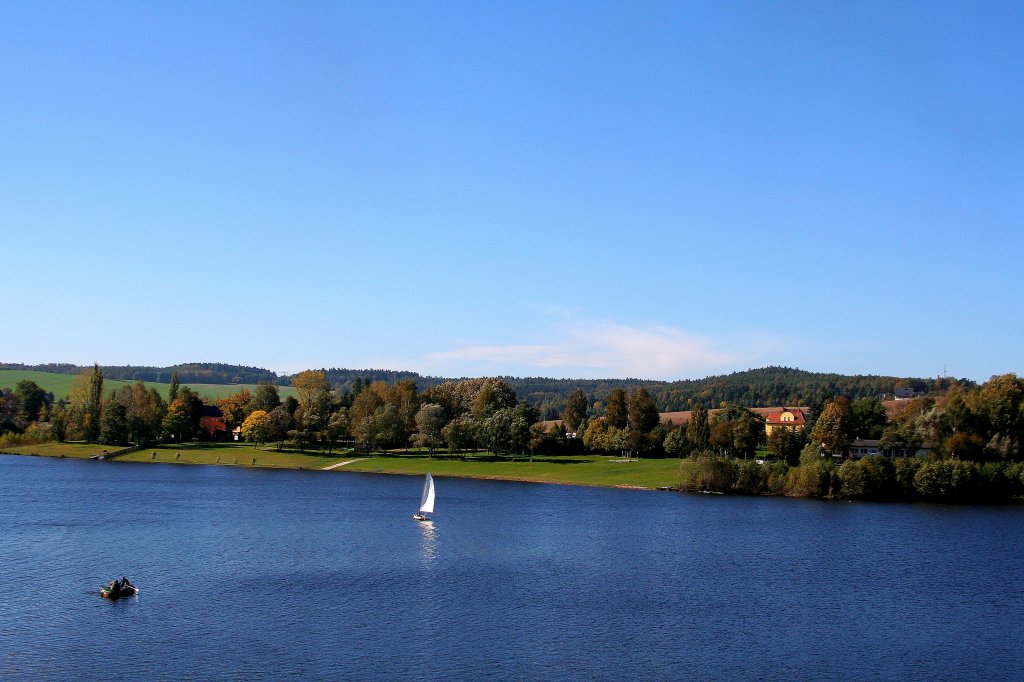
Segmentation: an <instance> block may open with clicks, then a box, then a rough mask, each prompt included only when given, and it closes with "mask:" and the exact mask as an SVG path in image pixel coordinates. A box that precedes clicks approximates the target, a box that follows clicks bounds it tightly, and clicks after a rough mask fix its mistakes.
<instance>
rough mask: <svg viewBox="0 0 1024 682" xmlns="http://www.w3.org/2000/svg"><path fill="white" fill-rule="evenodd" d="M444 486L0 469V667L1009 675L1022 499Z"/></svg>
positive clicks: (580, 675)
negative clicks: (989, 503)
mask: <svg viewBox="0 0 1024 682" xmlns="http://www.w3.org/2000/svg"><path fill="white" fill-rule="evenodd" d="M436 482H437V514H436V522H435V523H434V524H433V526H426V525H423V524H417V523H416V522H414V521H412V520H411V519H410V515H411V514H412V512H413V511H414V510H415V507H416V505H417V504H418V500H419V495H420V488H421V486H422V479H419V478H409V477H400V476H373V475H364V474H355V473H342V472H300V471H260V470H246V469H230V468H226V467H224V468H222V467H199V466H169V465H152V464H128V463H117V462H106V463H104V462H82V461H72V460H55V459H41V458H29V457H10V456H5V457H0V589H2V590H3V600H2V604H3V606H2V611H0V677H2V678H3V679H7V680H9V679H68V678H75V679H169V680H179V679H211V678H212V679H277V678H281V677H285V676H289V677H294V678H300V679H380V678H384V679H474V680H475V679H481V678H490V679H563V678H564V679H620V678H629V679H638V678H642V679H650V678H653V679H687V678H696V679H706V678H742V679H811V678H829V679H836V678H842V679H942V680H949V679H979V678H981V679H988V680H996V679H1002V680H1020V679H1024V594H1022V590H1024V509H1021V508H1018V507H990V508H969V507H940V506H923V505H896V504H886V505H873V504H852V503H824V502H814V501H799V500H786V499H766V498H733V497H722V496H712V495H708V496H702V495H697V496H684V495H678V494H674V493H665V492H658V493H655V492H641V491H629V490H605V489H592V488H580V487H567V486H555V485H530V484H517V483H503V482H490V481H469V480H456V479H445V478H440V479H437V481H436ZM122 574H124V575H127V576H129V577H130V578H131V579H132V580H133V581H134V582H135V583H136V584H137V585H138V586H139V587H140V590H141V592H140V594H139V596H138V597H137V598H134V599H130V600H122V601H118V602H108V601H106V600H103V599H100V597H99V594H98V588H99V586H100V585H101V584H102V583H104V582H106V581H108V580H110V579H111V578H113V577H117V576H120V575H122Z"/></svg>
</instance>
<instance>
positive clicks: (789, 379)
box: [0, 363, 976, 419]
mask: <svg viewBox="0 0 1024 682" xmlns="http://www.w3.org/2000/svg"><path fill="white" fill-rule="evenodd" d="M0 369H35V370H39V371H47V372H57V373H63V374H78V373H80V372H82V371H87V368H82V367H78V366H76V365H69V364H50V365H33V366H29V365H22V364H15V363H6V364H3V363H0ZM319 371H323V372H324V374H325V377H326V379H327V381H328V383H329V384H330V385H331V389H332V390H334V391H337V392H340V393H342V394H344V393H348V392H351V391H352V389H353V386H354V384H355V381H356V380H357V379H358V380H361V381H369V382H371V383H372V382H375V381H383V382H385V383H387V384H389V385H392V386H393V385H395V384H397V383H398V382H404V381H411V382H413V383H415V384H416V385H417V387H418V388H419V390H421V391H424V390H427V389H430V388H433V387H436V386H439V385H441V384H443V383H445V382H448V381H455V380H456V379H446V378H442V377H431V376H423V375H420V374H418V373H416V372H405V371H394V370H386V369H361V370H357V369H340V368H330V369H322V370H319ZM104 372H105V374H106V377H107V378H108V379H120V380H125V381H148V382H155V383H166V382H168V381H169V380H170V376H171V375H172V374H177V376H178V379H179V381H181V382H182V383H212V384H257V383H261V382H263V383H270V384H274V385H277V386H288V385H290V384H291V381H292V379H294V378H295V376H297V375H291V376H281V375H278V374H277V373H275V372H272V371H270V370H266V369H262V368H258V367H244V366H238V365H227V364H221V363H190V364H183V365H175V366H172V367H132V366H123V367H105V368H104ZM497 378H499V379H501V380H502V381H504V382H505V383H506V384H507V385H508V386H509V387H510V388H511V389H512V390H513V391H514V392H515V393H516V395H517V396H519V398H520V399H522V400H524V401H525V402H527V403H529V404H531V405H533V406H534V407H536V408H537V409H538V410H539V411H540V414H541V417H542V418H543V419H556V418H557V417H558V416H559V415H560V414H561V412H562V410H563V409H564V407H565V404H566V401H567V400H568V398H569V396H570V395H571V394H573V393H574V392H575V391H577V390H581V391H583V392H584V394H585V395H586V396H587V400H588V403H589V404H590V409H591V410H592V411H596V412H598V413H599V412H601V411H602V410H603V406H604V402H605V400H606V399H607V396H608V395H609V394H610V393H611V392H612V391H613V390H615V389H622V390H624V391H631V390H635V389H637V388H643V389H644V390H646V391H647V393H648V395H650V397H651V399H652V400H653V401H654V403H655V405H656V406H657V407H658V410H659V411H661V412H675V411H681V410H689V409H691V408H692V407H693V406H694V405H697V404H698V403H699V404H702V405H705V406H707V407H718V406H721V405H722V404H729V405H739V406H743V407H771V406H774V405H811V406H818V407H819V408H820V407H821V406H823V405H824V403H825V402H826V401H827V400H830V399H832V398H834V397H837V396H842V397H845V398H848V399H849V400H851V401H853V400H856V399H858V398H865V397H880V396H883V395H892V394H893V393H894V392H895V391H896V390H897V389H901V388H902V389H909V390H911V391H913V392H915V393H918V394H941V393H943V392H945V391H947V390H949V389H950V388H951V387H952V386H954V385H957V386H961V387H964V388H974V387H976V384H975V382H973V381H970V380H968V379H951V378H937V379H921V378H906V377H902V378H901V377H883V376H869V375H854V376H847V375H840V374H832V373H816V372H806V371H803V370H799V369H792V368H788V367H765V368H761V369H751V370H746V371H743V372H733V373H731V374H728V375H722V376H711V377H706V378H703V379H692V380H682V381H672V382H665V381H651V380H643V379H549V378H544V377H510V376H504V377H497Z"/></svg>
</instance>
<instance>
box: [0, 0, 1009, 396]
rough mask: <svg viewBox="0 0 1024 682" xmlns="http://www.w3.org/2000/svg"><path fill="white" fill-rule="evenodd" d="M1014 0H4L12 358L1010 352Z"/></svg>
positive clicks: (817, 361) (297, 366)
mask: <svg viewBox="0 0 1024 682" xmlns="http://www.w3.org/2000/svg"><path fill="white" fill-rule="evenodd" d="M1022 34H1024V5H1022V4H1021V3H1018V2H1007V3H999V2H981V3H978V2H960V3H942V2H921V3H914V2H879V3H871V2H749V3H748V2H664V3H663V2H558V3H550V2H509V3H504V2H397V3H396V2H336V3H335V2H326V3H317V2H237V3H236V2H215V3H202V2H173V3H161V2H147V3H137V2H124V3H104V2H68V3H52V2H33V3H25V2H6V1H3V2H0V63H2V64H3V65H4V66H3V68H2V69H0V254H2V260H0V262H2V263H3V265H4V267H3V274H4V277H3V281H4V282H5V284H6V295H5V296H4V297H3V299H4V301H5V302H6V306H5V308H6V310H5V320H6V323H5V324H4V325H3V326H4V332H3V334H2V335H0V361H8V362H26V363H38V362H58V361H63V362H75V363H81V364H87V363H92V362H99V363H100V364H109V365H114V364H144V365H168V364H174V363H179V362H196V361H207V362H229V363H238V364H246V365H256V366H262V367H267V368H269V369H274V370H277V371H284V372H292V371H299V370H302V369H306V368H309V367H332V366H335V367H351V368H366V367H384V368H389V369H407V370H414V371H419V372H422V373H425V374H434V375H443V376H479V375H496V374H497V375H516V376H551V377H570V378H572V377H588V378H601V377H642V378H652V379H681V378H697V377H703V376H708V375H713V374H720V373H726V372H730V371H734V370H741V369H747V368H752V367H762V366H766V365H786V366H790V367H800V368H802V369H807V370H812V371H835V372H841V373H851V374H852V373H865V374H869V373H870V374H889V375H896V376H936V375H939V374H941V373H942V372H943V371H944V368H945V371H947V372H948V374H949V375H950V376H957V377H970V378H973V379H978V380H984V379H987V378H988V377H989V376H990V375H992V374H998V373H1003V372H1009V371H1014V372H1018V373H1020V372H1021V371H1022V370H1024V364H1022V361H1021V352H1020V349H1021V348H1022V347H1024V315H1022V314H1021V303H1020V302H1021V300H1022V298H1024V276H1022V271H1021V256H1022V255H1024V230H1022V229H1021V227H1022V224H1021V223H1022V221H1021V216H1022V215H1024V41H1021V40H1020V36H1021V35H1022Z"/></svg>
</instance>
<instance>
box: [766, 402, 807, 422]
mask: <svg viewBox="0 0 1024 682" xmlns="http://www.w3.org/2000/svg"><path fill="white" fill-rule="evenodd" d="M787 412H788V413H790V414H791V415H793V420H792V421H788V420H787V421H782V415H784V414H786V413H787ZM765 422H766V423H768V424H771V425H772V426H806V425H807V417H806V416H805V415H804V411H803V410H801V409H800V408H799V407H790V408H785V407H784V408H782V409H781V410H779V411H778V412H772V413H771V414H769V415H768V416H767V417H765Z"/></svg>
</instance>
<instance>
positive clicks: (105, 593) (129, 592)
mask: <svg viewBox="0 0 1024 682" xmlns="http://www.w3.org/2000/svg"><path fill="white" fill-rule="evenodd" d="M138 593H139V589H138V588H137V587H134V586H133V587H125V588H121V589H119V590H111V589H109V588H106V587H104V588H103V589H101V590H100V596H101V597H103V598H104V599H123V598H125V597H134V596H135V595H137V594H138Z"/></svg>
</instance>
